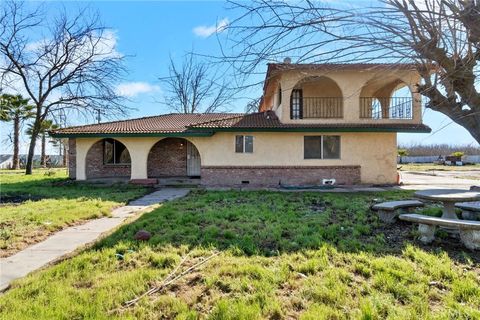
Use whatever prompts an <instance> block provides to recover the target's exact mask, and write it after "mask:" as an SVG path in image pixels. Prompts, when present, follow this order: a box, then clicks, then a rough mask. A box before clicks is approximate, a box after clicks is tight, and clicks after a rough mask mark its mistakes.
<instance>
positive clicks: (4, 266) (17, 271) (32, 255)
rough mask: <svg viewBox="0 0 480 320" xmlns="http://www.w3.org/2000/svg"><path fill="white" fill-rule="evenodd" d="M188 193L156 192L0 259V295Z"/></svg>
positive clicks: (174, 190)
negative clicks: (156, 206)
mask: <svg viewBox="0 0 480 320" xmlns="http://www.w3.org/2000/svg"><path fill="white" fill-rule="evenodd" d="M188 192H189V190H188V189H178V188H165V189H161V190H159V191H155V192H153V193H150V194H148V195H146V196H144V197H142V198H140V199H137V200H134V201H132V202H130V203H129V204H128V205H126V206H124V207H120V208H117V209H115V210H113V211H112V216H111V217H105V218H100V219H95V220H91V221H89V222H87V223H85V224H82V225H79V226H75V227H70V228H67V229H64V230H62V231H59V232H57V233H55V234H54V235H52V236H51V237H49V238H47V239H46V240H44V241H42V242H40V243H37V244H35V245H33V246H31V247H28V248H26V249H25V250H22V251H20V252H18V253H17V254H15V255H13V256H10V257H7V258H3V259H0V292H2V291H4V290H6V289H7V288H8V287H9V286H10V282H11V281H13V280H15V279H18V278H21V277H24V276H26V275H27V274H29V273H30V272H32V271H34V270H37V269H39V268H41V267H43V266H45V265H46V264H48V263H50V262H52V261H55V260H57V259H59V258H61V257H62V256H64V255H66V254H68V253H71V252H73V251H75V250H76V249H77V248H79V247H81V246H84V245H86V244H89V243H92V242H94V241H95V240H96V239H98V237H100V235H102V234H103V233H105V232H107V231H109V230H111V229H113V228H115V227H117V226H118V225H120V224H121V223H122V222H124V221H125V219H127V218H128V217H131V216H133V215H135V214H136V213H138V212H140V211H143V210H146V209H147V208H148V207H149V206H151V205H154V204H158V203H162V202H165V201H168V200H173V199H177V198H181V197H184V196H185V195H187V194H188Z"/></svg>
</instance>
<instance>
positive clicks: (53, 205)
mask: <svg viewBox="0 0 480 320" xmlns="http://www.w3.org/2000/svg"><path fill="white" fill-rule="evenodd" d="M0 181H1V185H0V193H1V197H2V199H6V198H9V197H23V198H25V199H31V200H27V201H25V202H22V203H18V204H4V205H2V206H0V250H1V251H0V256H7V255H11V254H12V253H14V252H16V251H18V250H20V249H22V248H24V247H26V246H28V245H30V244H33V243H36V242H38V241H41V240H43V239H45V238H46V237H47V236H48V235H49V234H51V233H52V232H54V231H57V230H60V229H62V228H65V227H66V226H69V225H73V224H77V223H79V222H81V221H84V220H88V219H93V218H97V217H101V216H107V215H109V213H110V211H111V209H112V208H114V207H116V206H119V205H122V204H124V203H126V202H127V201H128V200H130V199H133V198H137V197H139V196H141V195H143V194H144V193H145V192H146V191H147V190H146V189H145V188H142V187H136V186H128V185H115V186H113V187H112V186H101V185H93V184H87V183H75V182H72V181H69V180H68V178H67V177H66V173H65V171H64V170H53V171H45V170H38V171H35V172H34V174H33V175H29V176H26V175H24V174H22V173H19V172H15V173H11V172H7V171H2V173H1V174H0Z"/></svg>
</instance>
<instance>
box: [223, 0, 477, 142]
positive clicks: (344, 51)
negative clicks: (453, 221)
mask: <svg viewBox="0 0 480 320" xmlns="http://www.w3.org/2000/svg"><path fill="white" fill-rule="evenodd" d="M232 5H233V7H235V8H236V9H237V10H240V11H241V12H242V14H241V15H240V16H239V17H238V18H237V19H236V20H234V21H232V22H231V24H230V26H229V27H228V29H229V33H231V34H233V36H232V37H230V38H229V41H231V42H230V43H229V44H228V47H227V48H230V49H231V51H222V52H228V53H226V54H224V56H223V57H222V58H223V59H225V60H226V61H228V62H231V63H232V65H234V66H235V69H236V70H237V71H239V72H241V73H245V72H247V73H249V72H254V70H256V69H257V67H258V66H259V64H263V63H264V62H265V61H267V60H277V61H278V60H280V59H282V58H283V57H285V56H289V57H291V58H293V59H294V60H295V62H298V63H301V62H321V63H327V62H340V63H348V62H388V63H392V62H403V63H412V64H413V65H414V66H415V67H416V68H417V70H418V72H419V73H420V75H421V77H422V83H420V84H419V85H418V90H419V92H420V93H421V94H422V95H423V96H425V97H427V98H428V102H427V105H426V106H427V107H428V108H431V109H432V110H435V111H439V112H441V113H443V114H445V115H446V116H448V117H450V118H451V119H452V121H454V122H456V123H458V124H459V125H461V126H463V127H464V128H466V129H467V130H468V131H469V132H470V133H471V135H472V136H473V137H474V138H475V139H476V140H477V141H478V142H479V143H480V92H479V90H478V89H477V87H478V86H477V84H478V80H477V78H478V77H477V76H478V71H479V68H478V67H477V62H478V61H479V60H480V23H479V21H480V1H478V0H425V1H414V0H381V1H380V5H378V6H370V7H364V6H361V5H358V6H357V5H356V3H355V2H353V3H340V2H338V3H337V4H336V5H334V4H332V3H325V2H323V3H322V2H320V1H302V2H290V1H278V0H275V1H268V0H255V1H253V2H232ZM362 5H364V3H362Z"/></svg>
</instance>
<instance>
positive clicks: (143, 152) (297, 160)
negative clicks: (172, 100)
mask: <svg viewBox="0 0 480 320" xmlns="http://www.w3.org/2000/svg"><path fill="white" fill-rule="evenodd" d="M237 134H242V133H241V132H239V133H234V132H224V133H216V134H215V135H213V136H212V137H192V138H187V139H188V140H189V141H190V142H192V143H193V144H194V145H195V146H196V147H197V149H198V151H199V153H200V157H201V165H202V167H216V166H249V167H252V166H290V167H291V166H305V167H308V166H312V167H325V166H336V167H338V166H360V177H361V183H373V184H384V183H395V182H396V177H397V172H396V146H397V143H396V142H397V141H396V133H338V134H335V133H328V134H330V135H340V136H341V156H340V157H341V158H340V159H335V160H333V159H332V160H321V159H307V160H306V159H304V158H303V156H304V150H303V144H304V141H303V137H304V136H305V135H314V136H315V135H322V134H321V133H301V132H298V133H297V132H285V133H279V132H276V133H274V132H270V133H268V132H251V133H248V132H245V133H243V134H245V135H253V136H254V146H253V148H254V151H253V153H235V135H237ZM161 139H162V138H158V137H144V138H131V137H128V138H117V140H119V141H120V142H122V143H123V144H124V145H125V146H126V147H127V148H128V150H129V152H130V157H131V160H132V165H131V179H146V178H147V177H148V171H147V163H148V161H147V160H148V155H149V152H150V150H151V148H152V147H153V146H154V145H155V143H156V142H158V141H159V140H161ZM99 140H101V139H99V138H77V139H76V149H77V155H76V177H77V179H79V180H84V179H86V173H85V160H86V154H87V152H88V150H89V149H90V148H91V146H92V145H93V144H94V143H95V142H97V141H99Z"/></svg>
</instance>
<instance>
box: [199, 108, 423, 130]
mask: <svg viewBox="0 0 480 320" xmlns="http://www.w3.org/2000/svg"><path fill="white" fill-rule="evenodd" d="M190 128H191V129H212V130H214V131H215V130H216V129H238V130H241V129H320V130H321V129H337V128H338V129H378V130H381V129H390V130H392V131H394V130H396V129H398V130H399V131H402V130H407V131H416V130H418V131H430V128H429V127H428V126H426V125H424V124H415V123H395V122H392V123H343V122H338V123H318V124H316V123H315V124H312V123H282V122H280V119H278V117H277V115H276V114H275V112H274V111H271V110H268V111H264V112H257V113H252V114H244V115H237V116H232V117H229V118H223V119H217V120H212V121H208V122H201V123H197V124H195V125H192V126H191V127H190Z"/></svg>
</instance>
